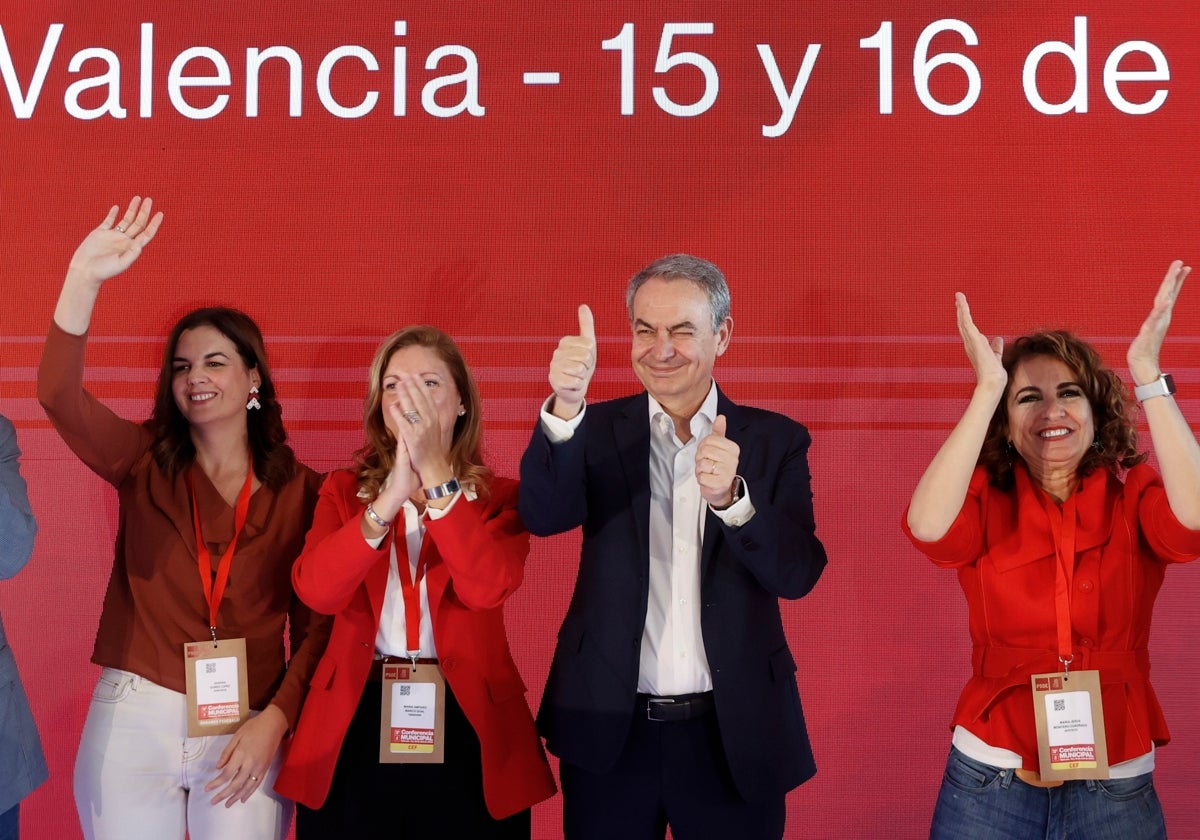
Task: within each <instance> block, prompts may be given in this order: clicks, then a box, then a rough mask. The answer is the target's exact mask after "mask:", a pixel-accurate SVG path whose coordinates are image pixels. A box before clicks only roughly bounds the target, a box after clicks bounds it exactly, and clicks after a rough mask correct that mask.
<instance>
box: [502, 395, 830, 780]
mask: <svg viewBox="0 0 1200 840" xmlns="http://www.w3.org/2000/svg"><path fill="white" fill-rule="evenodd" d="M717 410H718V412H719V413H720V414H724V415H725V417H726V419H727V422H728V426H727V429H726V435H727V436H728V437H729V438H730V440H732V441H734V442H735V443H737V444H738V446H739V447H740V450H741V453H740V457H739V462H738V474H739V475H741V476H742V477H743V478H744V479H745V481H746V486H747V488H748V489H749V492H750V499H751V501H752V503H753V505H754V508H755V515H754V516H753V517H752V518H751V519H750V521H749V522H747V523H746V524H744V525H742V526H741V527H736V528H735V527H731V526H728V525H726V524H724V523H723V522H722V521H721V519H720V518H719V517H717V516H716V515H715V514H713V513H712V512H711V511H709V512H707V514H706V516H707V517H708V518H707V521H706V522H705V528H704V543H703V546H702V549H701V558H700V595H701V599H702V605H701V632H702V634H703V637H704V647H705V652H706V654H707V656H708V663H709V666H710V668H711V670H712V679H713V694H714V699H715V702H716V710H717V719H718V723H719V727H720V731H721V740H722V743H723V745H724V749H725V755H726V757H727V759H728V761H729V767H730V770H731V771H732V774H733V779H734V783H735V784H736V786H737V789H738V791H739V792H740V793H741V795H742V796H743V798H745V799H759V798H763V797H767V796H775V795H781V794H782V793H784V792H786V791H788V790H791V789H792V788H794V787H796V786H797V785H799V784H800V783H801V782H803V781H805V780H806V779H808V778H809V777H811V776H812V775H813V773H815V772H816V766H815V765H814V763H813V757H812V749H811V747H810V746H809V741H808V734H807V731H806V729H805V726H804V713H803V711H802V710H801V706H800V695H799V692H798V691H797V688H796V679H795V670H796V664H795V660H794V659H793V658H792V653H791V650H790V649H789V648H788V643H787V639H786V638H785V636H784V632H783V623H782V621H781V618H780V614H779V600H778V599H779V598H799V597H801V596H803V595H805V594H807V593H808V592H809V591H810V590H811V589H812V588H813V585H814V584H816V582H817V578H819V577H820V575H821V571H822V570H823V569H824V567H825V562H826V561H825V549H824V548H823V547H822V546H821V543H820V541H818V539H817V537H816V533H815V530H816V527H815V524H814V520H813V507H812V491H811V489H810V476H809V469H808V457H807V452H808V447H809V444H810V443H811V438H810V437H809V434H808V431H807V430H806V429H805V428H804V427H803V426H801V425H800V424H799V423H796V422H795V421H793V420H790V419H789V418H787V417H784V416H783V415H781V414H775V413H773V412H769V411H764V410H761V409H756V408H750V407H747V406H739V405H735V404H734V403H732V402H730V401H729V400H728V399H726V397H725V395H724V394H722V393H720V392H719V391H718V401H717ZM648 417H649V414H648V408H647V396H646V394H645V393H642V394H639V395H637V396H634V397H627V398H624V399H619V400H613V401H611V402H605V403H598V404H595V405H589V406H588V407H587V413H586V415H585V416H584V420H583V422H582V424H581V425H580V427H579V428H578V429H577V430H576V432H575V435H574V436H573V437H572V438H571V439H570V440H568V441H565V442H563V443H558V444H551V443H550V442H549V441H548V440H547V438H546V436H545V433H544V432H543V431H542V429H541V424H540V422H539V424H538V426H537V428H535V429H534V433H533V438H532V440H531V441H530V443H529V446H528V448H527V449H526V450H525V454H524V456H523V457H522V458H521V495H520V503H519V509H520V513H521V517H522V519H523V520H524V522H525V525H526V527H527V528H528V529H529V531H530V532H531V533H533V534H537V535H539V536H549V535H551V534H558V533H561V532H563V531H568V530H571V529H572V528H575V527H576V526H580V525H582V526H583V548H582V553H581V557H580V561H579V571H578V577H577V579H576V583H575V591H574V594H573V596H572V598H571V604H570V607H569V608H568V610H567V615H566V617H565V618H564V619H563V623H562V628H561V629H560V630H559V634H558V644H557V646H556V648H555V651H554V660H553V662H552V664H551V667H550V676H549V679H548V681H547V684H546V690H545V693H544V695H543V697H542V704H541V708H540V710H539V712H538V729H539V731H540V732H541V734H542V735H543V736H544V737H545V738H546V746H547V747H548V748H549V750H550V751H551V752H552V753H554V754H555V755H557V756H558V757H559V758H561V759H562V760H564V761H567V762H570V763H572V764H575V765H577V766H579V767H582V768H584V769H587V770H590V771H592V772H599V773H602V772H605V771H607V770H608V769H610V768H611V767H612V766H613V765H614V764H615V762H616V761H617V758H618V757H619V755H620V753H621V750H622V748H623V746H624V743H625V739H626V736H627V735H628V732H629V727H630V724H631V722H632V720H633V715H634V706H635V704H636V697H635V695H636V694H637V682H638V664H639V657H640V650H641V640H642V630H643V628H644V625H645V621H646V606H647V601H648V598H649V574H650V550H649V522H650V424H649V420H648Z"/></svg>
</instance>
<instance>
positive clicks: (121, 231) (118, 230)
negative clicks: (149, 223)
mask: <svg viewBox="0 0 1200 840" xmlns="http://www.w3.org/2000/svg"><path fill="white" fill-rule="evenodd" d="M124 232H125V228H123V227H121V226H120V225H117V233H124Z"/></svg>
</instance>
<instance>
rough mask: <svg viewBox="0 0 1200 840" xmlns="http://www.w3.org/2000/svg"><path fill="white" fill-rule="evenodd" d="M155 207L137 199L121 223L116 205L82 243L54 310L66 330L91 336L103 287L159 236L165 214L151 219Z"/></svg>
mask: <svg viewBox="0 0 1200 840" xmlns="http://www.w3.org/2000/svg"><path fill="white" fill-rule="evenodd" d="M153 207H154V203H153V201H151V200H150V199H149V198H146V199H143V198H141V197H139V196H134V198H133V200H132V201H130V202H129V206H128V207H127V208H126V209H125V214H124V215H123V216H121V218H120V221H118V220H117V214H118V213H120V208H119V207H118V206H117V205H113V206H112V207H111V208H110V209H109V211H108V215H106V216H105V217H104V221H102V222H101V223H100V225H99V227H96V228H95V229H93V230H92V231H91V233H89V234H88V235H87V236H86V237H84V240H83V241H82V242H80V243H79V247H78V248H76V249H75V254H74V255H73V256H72V257H71V263H70V265H69V266H68V267H67V276H66V279H65V280H64V281H63V287H62V292H61V293H60V294H59V298H58V305H57V306H56V307H55V309H54V320H55V322H56V323H57V324H58V325H59V326H60V327H62V328H63V329H64V330H66V331H67V332H69V333H73V334H75V335H83V333H85V332H87V330H88V326H89V325H90V324H91V320H92V309H93V308H94V307H95V305H96V296H97V295H98V294H99V293H100V287H101V285H103V284H104V281H106V280H108V279H110V278H112V277H116V276H117V275H118V274H120V273H121V272H122V271H124V270H125V269H127V268H129V266H131V265H133V263H134V262H135V261H136V260H137V258H138V257H139V256H141V253H142V249H143V248H145V247H146V245H148V244H149V243H150V241H151V240H152V239H154V235H155V234H156V233H158V227H159V225H161V224H162V220H163V214H162V213H161V212H159V213H154V214H153V215H151V213H152V210H153Z"/></svg>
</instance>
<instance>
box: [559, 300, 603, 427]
mask: <svg viewBox="0 0 1200 840" xmlns="http://www.w3.org/2000/svg"><path fill="white" fill-rule="evenodd" d="M595 372H596V324H595V320H594V319H593V318H592V310H591V309H590V308H589V307H588V305H587V304H586V303H585V304H582V305H581V306H580V307H579V334H578V335H565V336H563V337H562V338H561V339H560V340H559V342H558V347H557V348H556V349H555V351H554V357H553V358H551V359H550V387H551V388H553V389H554V405H553V407H552V408H551V409H550V411H551V413H552V414H553V415H554V416H555V417H561V418H562V419H564V420H570V419H571V418H572V417H574V416H575V415H576V414H578V413H579V412H580V410H581V408H582V407H583V401H584V398H585V397H586V396H587V389H588V383H589V382H591V381H592V374H593V373H595Z"/></svg>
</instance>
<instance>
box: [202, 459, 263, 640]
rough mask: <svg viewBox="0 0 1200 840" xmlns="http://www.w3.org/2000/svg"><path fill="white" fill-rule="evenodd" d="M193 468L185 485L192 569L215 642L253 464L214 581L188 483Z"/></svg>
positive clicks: (251, 484)
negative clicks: (193, 553)
mask: <svg viewBox="0 0 1200 840" xmlns="http://www.w3.org/2000/svg"><path fill="white" fill-rule="evenodd" d="M194 469H196V465H195V464H193V465H192V469H191V470H188V474H187V483H188V492H189V493H190V494H191V497H192V522H193V523H194V524H195V526H196V566H197V567H198V568H199V570H200V586H201V587H202V588H203V589H204V600H205V601H207V602H208V629H209V632H211V633H212V638H213V641H214V642H215V641H216V640H217V609H218V608H219V607H220V606H221V598H222V597H223V596H224V595H225V584H226V582H227V581H228V580H229V567H230V566H232V565H233V551H234V548H235V547H236V546H237V541H238V537H240V536H241V535H242V529H243V528H244V527H246V515H247V514H248V513H249V512H250V491H251V490H252V489H253V487H254V465H253V464H251V465H250V468H249V469H248V470H246V483H245V484H243V485H242V489H241V491H240V492H239V493H238V498H237V506H236V507H235V508H234V515H233V538H232V539H230V540H229V545H228V547H226V549H225V553H224V554H222V555H221V561H220V563H218V564H217V579H216V580H215V581H214V580H213V574H212V554H211V553H210V552H209V550H208V544H207V543H206V542H204V533H203V531H202V530H201V528H200V506H199V505H198V504H196V488H195V484H194V482H193V480H192V470H194Z"/></svg>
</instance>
